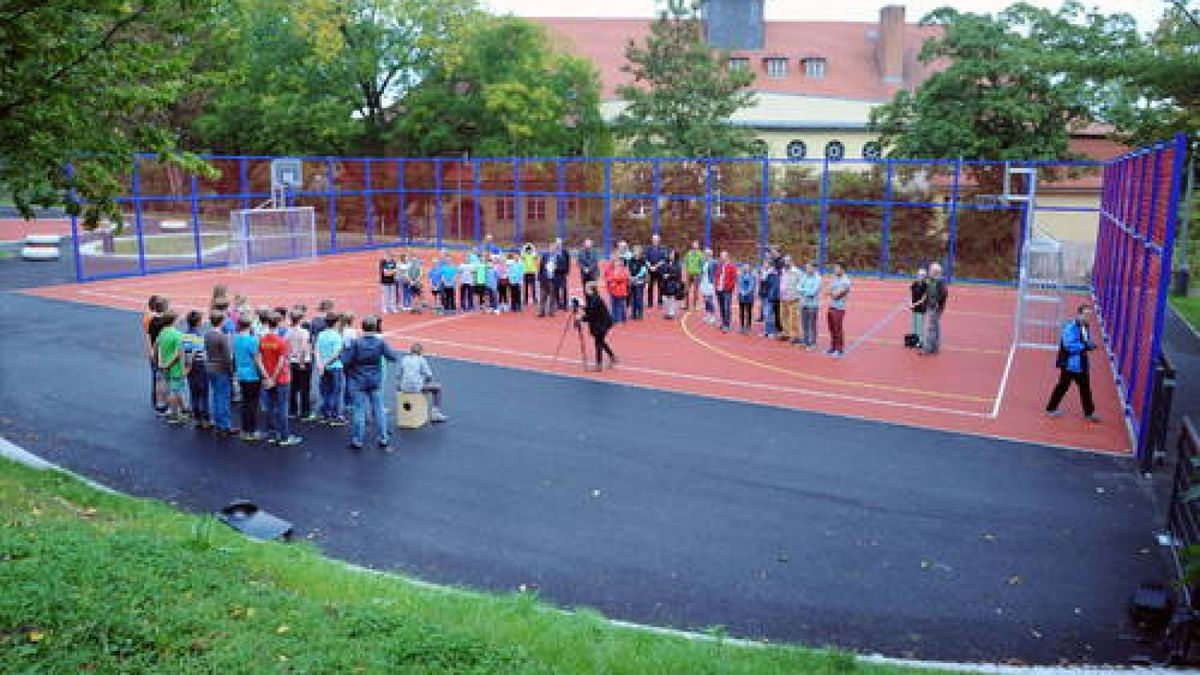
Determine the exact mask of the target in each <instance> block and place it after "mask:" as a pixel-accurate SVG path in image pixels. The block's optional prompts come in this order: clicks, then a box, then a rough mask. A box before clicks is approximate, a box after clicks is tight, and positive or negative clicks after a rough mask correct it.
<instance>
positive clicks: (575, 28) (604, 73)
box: [530, 17, 941, 101]
mask: <svg viewBox="0 0 1200 675" xmlns="http://www.w3.org/2000/svg"><path fill="white" fill-rule="evenodd" d="M530 21H536V22H538V23H540V24H542V25H543V26H545V27H546V28H547V29H549V31H550V33H551V35H552V36H553V37H554V38H555V39H556V40H557V41H558V42H559V44H560V46H561V47H562V48H564V49H566V50H567V51H570V52H572V53H574V54H577V55H579V56H583V57H587V58H589V59H591V60H592V62H594V63H595V64H596V67H597V69H598V70H599V71H600V79H601V82H602V83H603V85H604V91H603V94H602V97H603V98H604V99H606V100H612V99H616V98H617V95H616V88H617V86H618V85H621V84H630V83H631V82H632V80H631V78H630V77H629V75H627V74H626V73H623V72H621V66H623V65H625V46H626V45H627V44H628V43H629V41H630V40H633V41H635V42H638V43H641V42H642V41H643V40H645V38H646V36H647V35H649V33H650V24H651V23H652V20H651V19H578V18H565V17H540V18H530ZM904 29H905V31H904V81H903V82H900V83H895V82H885V81H884V79H883V75H882V71H881V69H880V66H879V61H878V58H877V55H876V53H877V51H878V49H877V47H878V41H879V39H880V37H879V36H880V31H881V29H880V26H879V24H877V23H867V22H828V21H768V22H766V35H765V43H764V49H761V50H754V51H735V52H732V54H731V55H732V56H743V57H747V58H749V59H750V69H751V70H752V71H753V72H754V74H755V81H754V84H753V85H752V86H751V88H752V89H753V90H754V91H759V92H768V93H777V94H805V95H812V96H830V97H837V98H846V99H855V100H865V101H888V100H891V98H892V95H893V94H894V93H895V92H896V90H897V89H899V88H901V87H905V88H913V87H916V86H917V85H919V84H920V83H921V82H923V81H924V80H925V79H926V78H927V77H929V75H931V74H932V73H934V72H936V71H937V70H938V64H930V65H928V66H926V65H922V64H921V63H919V62H918V61H917V54H919V53H920V51H921V45H922V44H923V43H924V42H925V40H926V39H927V38H930V37H933V36H936V35H937V34H938V33H939V32H940V30H941V29H940V28H939V27H937V26H918V25H916V24H905V26H904ZM768 56H786V57H787V58H788V61H789V64H788V66H789V67H788V76H787V77H786V78H782V79H774V78H770V77H767V72H766V65H765V64H764V63H763V59H764V58H765V57H768ZM813 57H824V58H825V61H826V65H825V76H824V77H823V78H819V79H813V78H808V77H805V76H804V69H803V66H802V65H801V63H800V59H802V58H813Z"/></svg>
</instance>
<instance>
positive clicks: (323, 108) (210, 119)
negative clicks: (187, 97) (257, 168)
mask: <svg viewBox="0 0 1200 675" xmlns="http://www.w3.org/2000/svg"><path fill="white" fill-rule="evenodd" d="M227 2H228V3H229V9H230V11H231V13H232V16H233V17H235V18H233V19H232V20H230V34H231V38H230V40H229V44H228V49H229V62H230V63H231V64H232V66H231V67H230V68H229V72H228V77H227V81H226V82H225V83H224V84H223V86H221V87H219V88H217V89H216V90H214V91H213V93H212V98H211V103H210V104H209V105H208V106H206V109H205V112H204V113H203V114H202V115H200V116H199V118H198V119H197V120H196V123H195V128H196V131H197V134H196V136H197V139H198V142H200V143H202V144H203V145H204V146H205V147H206V148H207V149H210V150H214V151H222V152H263V153H286V154H294V153H317V154H320V153H339V154H341V153H365V154H385V153H387V152H389V151H392V150H394V149H395V148H393V147H392V145H391V141H392V137H393V133H394V129H395V126H396V121H397V119H398V116H399V115H400V111H401V109H402V108H401V105H400V102H401V101H402V100H403V99H404V98H405V97H406V96H408V95H409V94H410V93H411V92H412V91H413V90H414V89H415V88H416V87H417V86H418V85H420V84H421V83H422V82H424V81H425V80H426V79H427V78H428V77H429V76H430V74H431V73H433V72H434V71H435V70H436V69H437V67H438V64H439V63H441V62H442V61H443V60H444V59H445V55H446V52H447V50H448V49H449V48H450V47H451V46H453V45H456V44H458V43H459V42H461V40H462V39H463V34H464V31H465V30H466V29H467V26H468V25H470V24H471V23H472V22H473V21H475V20H477V18H478V17H479V15H480V14H479V10H478V9H477V7H476V4H475V2H474V0H432V1H427V0H287V1H285V0H227Z"/></svg>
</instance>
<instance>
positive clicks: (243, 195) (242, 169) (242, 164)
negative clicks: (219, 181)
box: [237, 157, 253, 209]
mask: <svg viewBox="0 0 1200 675" xmlns="http://www.w3.org/2000/svg"><path fill="white" fill-rule="evenodd" d="M237 160H238V196H239V197H240V199H239V202H240V203H241V205H242V206H241V207H242V208H243V209H248V208H250V207H251V206H253V205H252V204H251V203H250V160H248V159H246V158H245V157H238V158H237Z"/></svg>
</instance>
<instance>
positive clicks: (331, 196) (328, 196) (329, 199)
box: [325, 157, 338, 252]
mask: <svg viewBox="0 0 1200 675" xmlns="http://www.w3.org/2000/svg"><path fill="white" fill-rule="evenodd" d="M336 182H337V176H336V175H335V174H334V163H333V158H332V157H326V158H325V204H326V209H325V219H326V221H327V222H328V223H329V250H330V251H334V252H337V250H338V241H337V196H336V193H335V190H336V189H337V186H336V185H335V183H336Z"/></svg>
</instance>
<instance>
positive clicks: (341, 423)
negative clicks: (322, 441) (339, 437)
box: [329, 417, 350, 427]
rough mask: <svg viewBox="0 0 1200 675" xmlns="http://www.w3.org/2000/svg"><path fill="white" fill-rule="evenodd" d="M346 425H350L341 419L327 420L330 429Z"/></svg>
mask: <svg viewBox="0 0 1200 675" xmlns="http://www.w3.org/2000/svg"><path fill="white" fill-rule="evenodd" d="M347 424H350V422H349V421H347V420H346V419H345V418H343V417H332V418H330V419H329V426H331V427H344V426H346V425H347Z"/></svg>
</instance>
